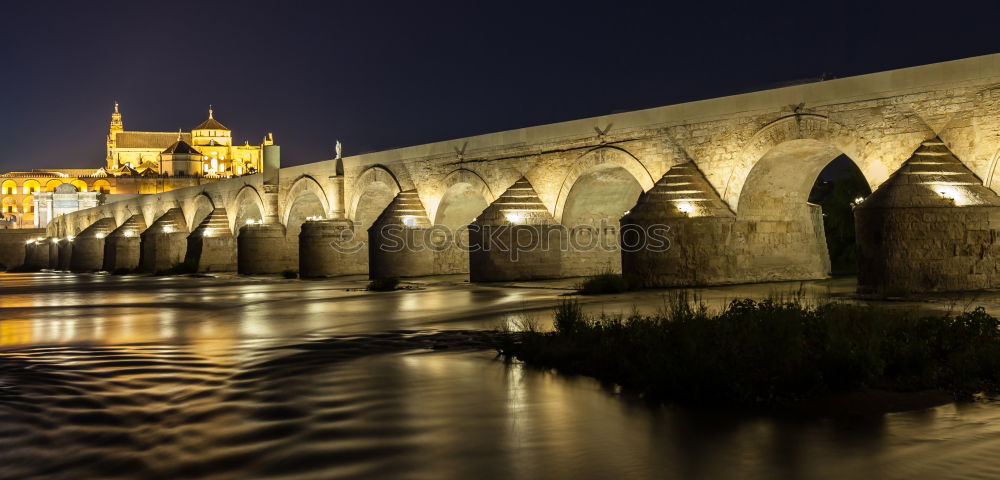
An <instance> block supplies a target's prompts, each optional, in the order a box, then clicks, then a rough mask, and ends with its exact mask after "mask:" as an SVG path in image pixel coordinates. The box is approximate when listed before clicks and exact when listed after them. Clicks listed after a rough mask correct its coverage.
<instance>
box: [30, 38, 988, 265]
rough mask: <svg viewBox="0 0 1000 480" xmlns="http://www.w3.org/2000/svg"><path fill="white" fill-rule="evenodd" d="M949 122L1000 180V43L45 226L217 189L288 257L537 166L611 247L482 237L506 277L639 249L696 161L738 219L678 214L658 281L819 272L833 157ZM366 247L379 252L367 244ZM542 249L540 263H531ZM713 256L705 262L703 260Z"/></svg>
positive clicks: (434, 222)
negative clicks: (659, 189)
mask: <svg viewBox="0 0 1000 480" xmlns="http://www.w3.org/2000/svg"><path fill="white" fill-rule="evenodd" d="M936 136H937V137H940V139H941V141H942V142H943V143H944V144H946V145H947V146H948V148H950V149H951V151H952V152H954V154H955V155H956V156H957V158H959V159H961V162H962V163H964V164H965V165H966V166H967V167H968V168H969V170H970V171H971V172H972V173H973V174H974V175H975V176H977V177H978V178H979V179H981V182H983V183H985V184H986V187H987V188H990V189H995V188H996V185H995V182H996V181H997V179H996V175H995V174H994V173H995V170H996V168H997V165H996V164H997V160H998V158H1000V55H989V56H983V57H976V58H970V59H964V60H957V61H953V62H945V63H940V64H934V65H926V66H921V67H913V68H907V69H901V70H896V71H891V72H882V73H875V74H871V75H862V76H858V77H851V78H844V79H836V80H830V81H824V82H816V83H810V84H804V85H796V86H791V87H786V88H781V89H776V90H768V91H763V92H754V93H748V94H743V95H736V96H731V97H724V98H716V99H709V100H702V101H697V102H691V103H685V104H680V105H672V106H666V107H659V108H652V109H647V110H640V111H635V112H626V113H618V114H613V115H606V116H600V117H593V118H587V119H580V120H573V121H568V122H563V123H557V124H551V125H543V126H536V127H529V128H523V129H517V130H510V131H505V132H498V133H491V134H486V135H479V136H474V137H468V138H463V139H456V140H449V141H443V142H437V143H432V144H427V145H418V146H412V147H406V148H401V149H395V150H389V151H384V152H375V153H368V154H362V155H356V156H349V157H345V158H342V159H334V160H324V161H320V162H316V163H309V164H305V165H299V166H294V167H286V168H281V169H280V171H278V172H277V175H276V176H277V177H278V178H276V179H275V183H274V184H273V185H271V184H268V185H265V184H264V182H263V179H262V177H261V175H253V176H245V177H239V178H235V179H230V180H225V181H220V182H216V183H212V184H210V185H202V186H197V187H191V188H184V189H179V190H175V191H171V192H167V193H163V194H158V195H148V196H143V197H139V198H135V199H129V200H124V201H121V202H115V203H112V204H108V205H103V206H100V207H97V208H93V209H88V210H82V211H79V212H74V213H71V214H67V215H63V216H61V217H59V218H58V219H56V220H55V221H54V222H53V223H52V224H51V225H50V227H49V229H48V234H49V236H53V237H59V238H62V237H65V236H67V235H75V234H78V233H79V232H80V231H82V230H83V229H84V228H87V227H88V226H89V225H91V224H93V223H94V222H95V221H97V220H98V219H100V218H105V217H109V216H110V217H113V218H115V220H116V222H123V221H124V219H125V218H128V217H129V216H131V215H135V214H141V215H143V217H144V219H145V220H146V222H147V224H151V223H152V222H153V221H154V220H156V218H158V217H159V215H162V213H163V212H164V211H166V210H168V209H169V208H174V207H175V206H176V207H179V208H181V209H182V211H183V212H184V215H185V216H186V218H185V220H186V221H187V222H188V224H189V225H191V224H192V221H193V216H194V215H195V214H194V213H193V212H195V211H197V210H198V208H196V207H195V206H193V204H194V203H195V202H197V201H198V200H196V197H198V196H208V197H210V198H211V203H212V204H213V205H214V206H215V207H224V208H225V209H226V210H227V212H228V214H227V215H228V221H229V224H230V230H231V231H232V232H233V233H234V235H235V234H236V233H237V232H238V229H239V228H240V226H241V225H242V222H243V221H244V219H246V220H255V219H256V220H263V221H270V220H268V219H273V221H275V222H277V223H280V224H281V225H282V226H283V227H284V228H285V244H284V245H285V250H286V252H287V256H288V258H289V260H290V262H291V263H292V265H297V264H300V263H303V262H305V263H310V262H312V260H313V257H312V256H313V255H320V256H321V254H320V253H315V254H314V253H310V254H309V255H310V257H307V258H301V259H300V242H301V241H302V237H301V236H300V232H301V231H302V225H303V224H304V223H305V222H307V221H309V220H310V219H312V220H322V219H346V220H350V221H351V222H353V229H354V231H355V232H356V237H355V238H356V239H358V241H362V242H366V243H371V244H379V243H380V242H381V240H379V239H369V238H368V235H369V229H370V228H371V226H372V225H373V224H374V222H375V220H376V219H377V218H379V216H380V215H381V214H382V212H383V210H384V209H385V208H386V206H388V205H389V204H390V202H392V200H393V199H394V198H396V196H397V194H399V193H400V192H411V194H412V195H413V196H415V197H416V198H417V199H418V200H419V201H420V203H421V204H422V206H423V209H424V214H423V217H424V218H426V221H427V222H428V224H429V225H428V226H427V228H432V227H437V226H439V225H441V226H448V227H449V228H453V229H460V228H463V227H464V225H468V224H469V222H472V221H473V219H474V218H476V217H477V216H478V212H476V210H479V211H480V212H482V211H485V210H486V207H488V206H490V205H493V204H494V203H495V202H496V201H498V198H499V196H500V195H501V194H502V193H503V192H505V191H507V190H508V188H509V187H511V186H512V185H513V184H514V183H515V182H516V181H518V180H519V179H522V178H523V179H525V180H526V181H527V182H529V183H530V184H531V185H532V186H533V189H534V191H535V194H536V195H537V198H538V201H539V204H540V205H541V206H542V208H544V210H546V211H547V212H548V214H549V215H550V216H551V218H552V220H551V222H552V225H558V226H561V227H562V231H563V232H564V233H565V234H566V235H567V236H568V235H569V234H570V233H572V232H574V231H578V232H580V231H583V232H594V233H596V237H597V238H601V239H604V240H606V241H608V242H610V243H611V244H612V248H611V249H610V250H609V251H602V250H594V249H587V250H579V249H577V250H573V249H570V250H569V251H560V252H559V256H558V258H556V259H553V258H550V256H545V257H544V259H543V258H542V256H541V255H540V254H539V258H537V259H535V260H532V261H526V262H521V263H520V268H514V267H513V266H512V265H513V264H512V265H506V266H502V267H501V266H500V264H499V263H496V262H494V260H499V257H495V258H494V257H488V256H487V257H483V256H480V257H479V259H478V260H477V258H476V254H475V253H474V252H473V253H472V254H470V256H469V270H470V275H471V276H472V277H473V278H474V279H476V278H505V275H507V274H499V273H498V274H497V275H492V274H490V273H489V272H487V271H486V270H488V269H490V268H492V269H494V270H496V271H497V272H508V273H511V274H512V273H514V272H517V271H522V272H527V273H525V275H528V274H531V275H535V273H538V274H539V275H541V274H544V275H550V274H551V275H554V276H569V275H582V274H588V273H593V272H596V271H599V270H603V269H611V270H617V269H619V268H623V267H622V265H627V264H629V262H628V261H624V262H623V261H622V260H620V256H621V253H620V252H618V251H616V249H618V248H619V246H618V245H617V244H616V242H617V241H618V240H619V239H620V238H621V235H622V232H621V228H620V226H619V225H618V224H617V221H618V220H619V219H620V218H621V217H622V216H623V215H626V213H625V212H628V211H630V209H631V208H632V207H633V206H635V204H636V201H637V197H638V195H639V194H640V193H641V192H648V191H649V190H650V189H652V188H653V185H654V183H656V182H657V181H659V180H660V179H661V178H663V175H664V174H665V173H667V172H668V170H669V169H671V168H672V167H674V166H677V165H682V164H686V163H689V162H690V163H691V164H693V165H695V166H696V167H697V168H698V169H699V170H700V172H702V174H703V176H704V181H705V183H706V185H707V186H708V187H709V189H710V190H711V191H713V192H714V193H715V195H717V197H718V198H719V200H720V201H721V202H722V204H723V205H724V206H725V207H726V208H728V209H729V211H730V212H731V215H732V218H731V219H728V220H725V221H721V220H720V221H717V222H715V223H712V222H707V223H706V222H702V223H706V224H705V225H702V224H701V223H693V224H691V226H677V227H676V228H675V230H674V233H675V234H676V235H678V237H677V239H676V240H677V244H678V245H680V246H679V247H678V248H680V249H681V250H679V251H677V252H674V253H673V254H672V255H675V257H676V261H678V262H681V263H683V264H685V265H687V266H686V267H683V268H681V267H678V269H679V270H678V271H679V272H687V273H683V274H680V275H681V279H678V280H668V279H665V278H662V277H663V275H665V274H662V273H656V274H655V275H656V276H658V278H661V279H660V280H656V281H652V280H651V282H652V283H656V284H660V283H671V282H675V281H676V282H681V284H682V283H683V282H688V281H691V282H707V283H715V282H735V281H765V280H789V279H805V278H817V277H821V276H823V275H826V273H827V272H828V270H829V259H828V258H827V257H828V256H827V253H826V251H825V243H824V242H823V241H821V240H822V229H821V225H822V223H821V221H820V217H819V216H818V212H817V211H816V209H815V208H814V207H812V206H809V205H808V204H807V203H806V200H807V196H808V193H809V189H810V188H811V186H812V183H813V181H815V178H816V176H817V174H818V173H819V172H820V170H822V168H823V167H824V166H826V165H827V164H828V163H829V162H830V161H831V160H832V159H833V158H834V157H836V156H837V155H840V154H844V155H847V156H848V157H849V158H850V159H851V160H853V161H854V163H855V164H856V165H857V166H858V167H859V169H860V170H861V171H862V173H863V174H864V175H865V177H866V179H867V180H868V182H869V184H870V185H871V186H872V187H873V188H876V187H878V186H879V185H880V184H882V183H883V182H885V181H886V179H888V178H889V176H890V175H891V174H892V173H893V172H895V171H896V170H897V169H899V168H900V166H901V165H902V164H903V162H904V161H906V160H907V159H908V158H909V156H910V154H911V153H912V152H913V151H914V150H915V149H916V148H917V147H918V146H919V145H920V144H921V142H923V141H925V140H927V139H929V138H933V137H936ZM346 149H347V150H348V151H349V150H350V143H349V142H348V143H347V145H346ZM265 163H266V162H265ZM265 171H267V167H266V165H265ZM272 173H273V172H272ZM341 186H342V187H341ZM202 202H204V201H203V200H202ZM240 212H242V213H240ZM602 221H603V222H604V223H603V224H602V223H601V222H602ZM675 221H680V219H679V218H678V219H676V220H675ZM237 223H240V224H241V225H237ZM709 225H712V226H709ZM533 228H535V227H533ZM595 229H596V230H595ZM550 230H551V229H550ZM703 235H704V236H707V238H705V237H702V236H703ZM689 237H690V238H689ZM723 240H724V241H723ZM706 241H711V242H713V245H712V246H707V245H704V243H705V242H706ZM237 243H239V242H237ZM282 255H283V256H284V255H285V254H282ZM463 255H464V254H463V252H461V251H445V252H442V253H439V254H436V255H431V256H428V257H427V258H428V259H429V266H428V265H425V264H424V260H425V259H423V258H421V259H420V260H419V261H417V257H414V258H413V262H410V261H406V262H396V263H387V264H386V268H389V269H391V270H393V272H395V273H398V274H400V275H419V274H424V273H426V272H431V273H446V272H460V271H463V270H464V269H462V268H460V267H461V263H462V261H463V259H464V257H463ZM548 255H551V254H548ZM367 257H368V258H369V261H370V260H371V259H373V258H376V257H374V256H372V254H371V253H370V252H369V255H368V256H367ZM239 258H240V259H241V260H240V261H241V262H242V261H247V262H249V261H252V260H251V259H250V257H249V256H246V255H241V256H239ZM362 258H363V257H362ZM666 258H667V257H662V259H664V261H666V260H665V259H666ZM720 258H722V259H725V260H724V261H723V260H720ZM244 259H245V260H244ZM543 260H544V261H543ZM361 262H362V263H363V262H364V260H363V259H362V260H361ZM532 262H536V263H532ZM411 264H412V265H411ZM536 264H537V265H544V267H538V268H537V272H532V270H535V269H536V268H535V267H534V266H533V265H536ZM406 265H411V266H412V267H413V271H409V270H407V269H408V268H409V267H406ZM476 265H481V266H483V267H481V268H480V267H477V266H476ZM355 267H357V269H362V268H364V269H367V270H369V271H371V270H374V267H373V266H371V265H368V264H365V265H363V267H362V265H360V264H359V265H354V266H351V267H350V268H347V270H351V271H354V270H355ZM663 268H667V267H666V266H664V267H663ZM241 269H242V268H241ZM334 270H336V268H334V269H333V270H331V271H334ZM418 270H419V271H418ZM700 270H705V271H703V272H702V273H695V272H697V271H700ZM477 272H478V273H477ZM727 272H728V273H727ZM650 275H654V274H653V273H650ZM684 278H687V279H689V280H684Z"/></svg>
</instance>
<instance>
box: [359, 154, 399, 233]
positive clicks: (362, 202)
mask: <svg viewBox="0 0 1000 480" xmlns="http://www.w3.org/2000/svg"><path fill="white" fill-rule="evenodd" d="M402 190H403V189H402V187H401V186H400V184H399V181H398V180H397V178H396V175H394V174H393V173H392V171H391V170H389V169H388V168H387V167H385V166H382V165H373V166H371V167H368V168H367V169H365V171H363V172H361V175H358V179H357V180H355V181H354V185H353V186H352V188H351V203H350V210H349V211H348V218H350V219H351V220H353V221H354V223H355V225H357V226H359V227H360V229H361V230H366V229H367V228H368V227H370V226H371V224H372V223H373V222H374V221H375V219H376V218H378V216H379V214H381V213H382V210H384V209H385V207H386V206H388V205H389V202H392V199H393V198H395V196H396V194H397V193H399V192H401V191H402Z"/></svg>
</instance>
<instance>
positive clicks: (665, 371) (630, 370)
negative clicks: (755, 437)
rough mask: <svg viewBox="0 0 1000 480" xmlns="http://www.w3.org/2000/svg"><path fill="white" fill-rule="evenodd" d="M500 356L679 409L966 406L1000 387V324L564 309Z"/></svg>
mask: <svg viewBox="0 0 1000 480" xmlns="http://www.w3.org/2000/svg"><path fill="white" fill-rule="evenodd" d="M498 350H500V352H501V353H502V354H503V355H505V356H507V357H508V358H509V357H516V358H518V359H520V360H522V361H524V362H525V363H527V364H529V365H534V366H539V367H546V368H552V367H554V368H556V369H558V370H560V371H563V372H565V373H575V374H583V375H589V376H593V377H596V378H598V379H600V380H602V381H605V382H611V383H615V384H619V385H622V386H623V387H625V388H627V389H630V390H633V391H639V392H642V393H644V394H647V395H649V396H651V397H655V398H660V399H663V400H670V401H677V402H682V403H727V404H741V405H776V404H783V403H793V402H796V401H799V400H804V399H808V398H814V397H818V396H822V395H826V394H831V393H843V392H852V391H859V390H863V389H879V390H891V391H897V392H909V391H922V390H946V391H948V392H951V393H953V394H955V395H956V397H967V396H970V395H972V394H974V393H977V392H983V391H987V392H996V391H997V386H998V385H1000V333H998V320H997V319H996V318H994V317H992V316H991V315H989V314H987V313H986V312H985V311H983V310H982V309H981V308H980V309H976V310H974V311H970V312H965V313H961V314H958V315H937V316H933V315H932V316H926V315H924V316H921V315H916V314H910V313H903V312H899V311H895V310H889V309H886V308H874V307H866V306H857V305H848V304H837V303H828V304H821V305H816V306H807V305H804V304H802V303H801V302H799V301H796V300H792V301H783V300H765V301H759V302H758V301H754V300H734V301H732V302H731V303H730V304H729V305H728V306H727V307H726V308H725V309H723V310H722V311H721V312H719V313H712V312H709V311H708V309H706V308H705V306H704V305H703V304H700V303H698V302H691V301H689V300H688V298H687V297H686V296H684V295H680V296H677V297H675V298H673V299H671V300H669V301H668V302H667V306H666V307H665V308H664V309H663V311H662V312H661V313H660V314H658V315H652V316H645V315H640V314H633V315H631V316H628V317H621V316H608V315H600V316H596V317H595V316H588V315H585V314H584V313H583V312H582V310H581V308H580V305H579V304H578V303H577V302H575V301H573V300H568V301H565V302H564V303H562V304H561V305H560V306H559V307H558V308H557V309H556V312H555V330H554V331H552V332H541V331H538V330H537V329H534V328H529V330H528V331H525V332H506V333H505V334H504V335H501V340H500V343H499V344H498Z"/></svg>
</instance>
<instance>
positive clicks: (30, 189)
mask: <svg viewBox="0 0 1000 480" xmlns="http://www.w3.org/2000/svg"><path fill="white" fill-rule="evenodd" d="M41 190H42V184H40V183H38V180H27V181H25V182H24V184H22V185H21V193H23V194H25V195H34V194H36V193H38V192H40V191H41Z"/></svg>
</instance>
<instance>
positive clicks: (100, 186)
mask: <svg viewBox="0 0 1000 480" xmlns="http://www.w3.org/2000/svg"><path fill="white" fill-rule="evenodd" d="M93 190H94V191H95V192H100V193H105V194H109V193H111V183H109V182H108V181H107V180H98V181H96V182H94V189H93Z"/></svg>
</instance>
